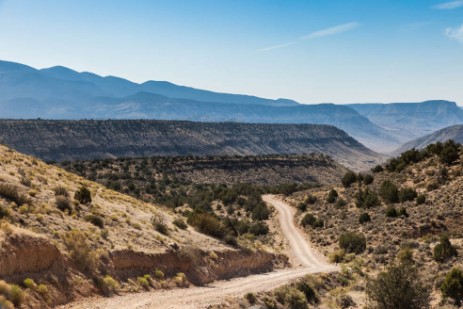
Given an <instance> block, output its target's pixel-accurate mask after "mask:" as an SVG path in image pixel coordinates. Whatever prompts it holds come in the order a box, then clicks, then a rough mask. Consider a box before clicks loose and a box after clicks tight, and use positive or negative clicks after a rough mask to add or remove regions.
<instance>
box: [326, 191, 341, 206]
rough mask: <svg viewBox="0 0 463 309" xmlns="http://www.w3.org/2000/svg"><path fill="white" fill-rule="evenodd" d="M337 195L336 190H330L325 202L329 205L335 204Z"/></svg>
mask: <svg viewBox="0 0 463 309" xmlns="http://www.w3.org/2000/svg"><path fill="white" fill-rule="evenodd" d="M338 196H339V194H338V192H337V191H336V190H334V189H331V190H330V192H329V193H328V197H327V199H326V201H327V202H328V203H330V204H332V203H334V202H336V199H337V198H338Z"/></svg>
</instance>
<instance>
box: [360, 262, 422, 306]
mask: <svg viewBox="0 0 463 309" xmlns="http://www.w3.org/2000/svg"><path fill="white" fill-rule="evenodd" d="M366 293H367V297H368V301H369V303H370V304H371V306H370V307H371V308H377V309H396V308H410V309H422V308H428V306H429V289H428V288H427V287H426V286H425V285H424V284H423V283H422V282H421V281H420V276H419V275H418V272H417V270H416V268H415V267H413V265H412V264H410V263H400V264H397V265H395V264H392V265H390V266H389V267H388V268H387V269H386V271H383V272H381V273H379V274H378V276H377V277H376V278H374V279H368V281H367V286H366Z"/></svg>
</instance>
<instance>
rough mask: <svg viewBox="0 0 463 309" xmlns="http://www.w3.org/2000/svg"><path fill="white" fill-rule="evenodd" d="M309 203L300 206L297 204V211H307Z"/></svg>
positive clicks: (302, 203)
mask: <svg viewBox="0 0 463 309" xmlns="http://www.w3.org/2000/svg"><path fill="white" fill-rule="evenodd" d="M307 206H308V205H307V203H306V202H301V203H299V204H297V209H298V210H299V211H301V212H304V211H306V210H307Z"/></svg>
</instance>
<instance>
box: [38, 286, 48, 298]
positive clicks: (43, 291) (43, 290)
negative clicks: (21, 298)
mask: <svg viewBox="0 0 463 309" xmlns="http://www.w3.org/2000/svg"><path fill="white" fill-rule="evenodd" d="M37 292H39V294H40V295H42V296H46V295H48V287H47V286H46V285H45V284H43V283H41V284H39V285H38V286H37Z"/></svg>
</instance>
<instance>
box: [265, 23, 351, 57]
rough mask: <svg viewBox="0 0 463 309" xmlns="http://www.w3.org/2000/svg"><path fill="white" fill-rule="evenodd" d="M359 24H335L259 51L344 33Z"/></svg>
mask: <svg viewBox="0 0 463 309" xmlns="http://www.w3.org/2000/svg"><path fill="white" fill-rule="evenodd" d="M359 26H360V23H358V22H351V23H347V24H343V25H339V26H335V27H331V28H326V29H322V30H319V31H315V32H312V33H309V34H307V35H305V36H303V37H300V38H299V39H298V40H297V41H292V42H288V43H284V44H278V45H274V46H269V47H264V48H261V49H259V50H257V52H266V51H271V50H275V49H280V48H284V47H288V46H291V45H295V44H298V43H300V42H301V41H306V40H312V39H316V38H322V37H325V36H330V35H336V34H340V33H343V32H347V31H350V30H353V29H355V28H357V27H359Z"/></svg>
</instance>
